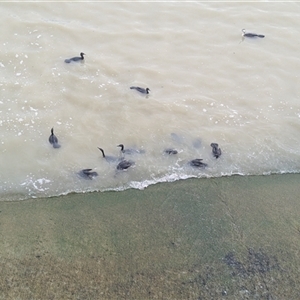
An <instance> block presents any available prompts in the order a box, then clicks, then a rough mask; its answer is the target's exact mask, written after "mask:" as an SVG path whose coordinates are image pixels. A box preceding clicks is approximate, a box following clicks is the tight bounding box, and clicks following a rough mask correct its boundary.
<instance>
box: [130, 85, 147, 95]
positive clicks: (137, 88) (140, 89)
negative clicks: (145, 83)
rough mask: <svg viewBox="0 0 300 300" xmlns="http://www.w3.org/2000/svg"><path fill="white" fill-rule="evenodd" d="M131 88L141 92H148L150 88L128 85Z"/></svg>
mask: <svg viewBox="0 0 300 300" xmlns="http://www.w3.org/2000/svg"><path fill="white" fill-rule="evenodd" d="M130 88H131V89H132V90H137V91H138V92H140V93H142V94H149V91H150V89H149V88H145V89H144V88H141V87H139V86H131V87H130Z"/></svg>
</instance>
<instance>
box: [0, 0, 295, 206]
mask: <svg viewBox="0 0 300 300" xmlns="http://www.w3.org/2000/svg"><path fill="white" fill-rule="evenodd" d="M1 12H2V16H3V22H4V24H9V26H6V27H5V30H3V33H2V35H1V36H0V44H1V46H2V55H1V60H0V70H1V82H0V88H1V98H0V116H1V118H0V137H1V139H0V141H1V143H0V145H1V148H0V149H1V174H0V182H1V183H0V197H1V199H2V200H21V199H28V198H35V197H50V196H58V195H62V194H67V193H71V192H78V193H81V192H91V191H107V190H124V189H128V188H138V189H142V188H145V187H147V186H148V185H150V184H155V183H157V182H162V181H174V180H178V179H185V178H190V177H219V176H230V175H233V174H242V175H254V174H255V175H256V174H272V173H298V172H299V171H300V160H299V157H300V142H299V138H298V133H299V129H300V102H299V92H300V88H299V75H298V70H299V67H300V59H299V54H298V48H299V41H298V40H297V38H296V36H297V34H298V30H297V29H298V28H299V25H300V24H299V23H300V21H299V18H297V16H298V15H299V13H300V4H299V3H287V4H285V3H279V2H278V3H277V2H273V3H176V2H174V3H130V2H128V3H127V2H116V3H55V4H54V3H38V4H37V3H23V4H20V3H3V4H2V5H1ZM243 28H246V29H247V30H248V31H251V32H256V33H259V34H264V35H265V36H266V37H265V38H264V39H259V38H258V39H242V36H241V33H242V32H241V29H243ZM80 52H84V53H86V56H85V61H84V62H83V63H82V62H79V63H71V64H66V63H64V60H65V59H66V58H70V57H73V56H78V55H79V53H80ZM133 85H134V86H141V87H145V88H146V87H149V88H150V90H151V92H150V94H149V96H144V95H141V94H139V93H138V92H136V91H134V90H130V86H133ZM52 127H54V133H55V134H56V136H57V137H58V140H59V143H60V144H61V148H59V149H54V148H53V147H52V146H51V145H50V144H49V142H48V138H49V135H50V129H51V128H52ZM212 142H216V143H218V144H219V146H220V148H221V149H222V156H221V157H220V158H219V159H217V160H216V159H215V158H214V157H213V156H212V153H211V147H210V143H212ZM120 143H122V144H124V145H125V148H133V147H134V148H137V149H142V150H144V151H145V153H144V154H136V155H133V156H130V157H129V156H126V158H128V159H131V160H133V161H135V166H134V167H133V168H130V169H129V170H128V171H127V172H117V171H116V164H109V163H108V162H107V161H106V160H105V159H103V158H102V155H101V152H100V151H99V150H98V149H97V147H101V148H103V149H104V151H105V153H107V154H108V155H114V156H120V148H118V147H117V145H119V144H120ZM166 148H175V149H177V150H178V152H179V153H178V154H177V155H174V156H168V155H164V154H163V151H164V149H166ZM194 158H202V159H203V161H204V162H205V163H207V164H208V167H207V168H206V169H194V168H192V167H190V166H189V165H188V162H189V161H190V160H191V159H194ZM85 168H91V169H93V171H96V172H97V173H98V177H96V178H94V179H93V180H85V179H83V178H81V177H80V176H78V174H77V173H78V172H79V171H80V170H81V169H85Z"/></svg>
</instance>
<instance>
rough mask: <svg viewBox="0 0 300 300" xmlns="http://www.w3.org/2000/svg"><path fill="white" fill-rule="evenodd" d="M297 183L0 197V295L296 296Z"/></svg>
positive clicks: (188, 184) (199, 182)
mask: <svg viewBox="0 0 300 300" xmlns="http://www.w3.org/2000/svg"><path fill="white" fill-rule="evenodd" d="M299 182H300V175H298V174H295V175H272V176H249V177H241V176H232V177H224V178H216V179H190V180H185V181H178V182H174V183H165V184H157V185H155V186H151V187H149V188H147V189H145V190H144V191H138V190H128V191H125V192H107V193H91V194H73V195H68V196H64V197H59V198H49V199H36V200H30V201H22V202H0V211H1V212H0V223H1V244H0V266H1V275H0V299H300V286H299V284H298V283H299V275H300V274H299V273H300V272H299V270H300V252H299V249H300V201H299V195H300V184H299Z"/></svg>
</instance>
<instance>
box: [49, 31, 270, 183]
mask: <svg viewBox="0 0 300 300" xmlns="http://www.w3.org/2000/svg"><path fill="white" fill-rule="evenodd" d="M242 36H243V37H249V38H257V37H258V38H264V37H265V36H264V35H262V34H256V33H251V32H246V30H245V29H242ZM84 55H85V53H83V52H81V53H80V56H75V57H72V58H68V59H65V63H71V62H79V61H83V60H84ZM130 89H132V90H136V91H138V92H139V93H141V94H146V95H147V94H149V91H150V89H149V88H142V87H138V86H131V87H130ZM49 142H50V144H51V145H52V146H53V148H60V145H59V144H58V139H57V137H56V136H55V134H54V132H53V128H51V135H50V137H49ZM210 146H211V147H212V154H213V156H214V157H215V158H216V159H217V158H219V157H220V156H221V154H222V151H221V149H220V148H219V145H218V144H217V143H211V144H210ZM117 147H120V151H121V153H122V154H136V153H140V154H141V153H144V152H145V151H144V150H141V149H140V150H139V149H125V148H124V145H123V144H120V145H118V146H117ZM98 149H99V150H100V151H101V152H102V156H103V158H104V159H105V160H106V161H108V162H110V163H111V162H115V163H117V167H116V170H118V171H120V170H127V169H128V168H130V167H131V166H133V165H134V164H135V162H134V161H132V160H128V159H125V158H124V156H119V157H117V156H107V155H106V154H105V153H104V150H103V149H102V148H100V147H98ZM164 153H165V154H168V155H176V154H177V153H178V151H177V150H176V149H173V148H168V149H165V150H164ZM189 165H191V166H193V167H197V168H205V167H207V164H206V163H204V162H203V159H201V158H196V159H193V160H191V161H189ZM78 174H79V175H80V176H81V177H83V178H85V179H93V178H94V177H96V176H98V173H97V172H95V171H93V170H92V169H83V170H81V171H80V172H79V173H78Z"/></svg>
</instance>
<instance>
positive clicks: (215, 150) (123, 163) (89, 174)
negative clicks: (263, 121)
mask: <svg viewBox="0 0 300 300" xmlns="http://www.w3.org/2000/svg"><path fill="white" fill-rule="evenodd" d="M49 143H50V144H51V145H52V146H53V148H60V144H58V138H57V137H56V135H55V134H54V129H53V128H51V134H50V136H49ZM210 146H211V147H212V155H213V156H214V157H215V158H219V157H220V156H221V154H222V151H221V149H220V148H219V145H218V144H217V143H211V144H210ZM117 147H120V151H121V154H122V155H121V156H110V155H106V154H105V152H104V150H103V149H102V148H100V147H98V149H99V150H100V151H101V153H102V157H103V158H104V159H105V160H106V161H107V162H108V163H117V166H116V170H117V171H126V170H127V169H128V168H130V167H131V166H134V165H135V162H134V161H133V160H130V159H125V157H124V155H127V154H128V155H131V154H143V153H145V150H143V149H125V147H124V145H123V144H119V145H117ZM164 153H165V154H168V155H176V154H177V153H178V151H177V150H176V149H173V148H167V149H165V150H164ZM189 165H190V166H192V167H197V168H205V167H207V164H206V163H204V162H203V159H201V158H196V159H193V160H191V161H189ZM78 174H79V175H80V176H81V177H83V178H85V179H93V178H94V177H96V176H98V173H97V172H95V171H93V169H83V170H81V171H80V172H79V173H78Z"/></svg>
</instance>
